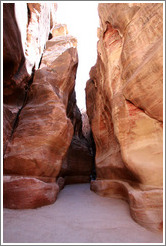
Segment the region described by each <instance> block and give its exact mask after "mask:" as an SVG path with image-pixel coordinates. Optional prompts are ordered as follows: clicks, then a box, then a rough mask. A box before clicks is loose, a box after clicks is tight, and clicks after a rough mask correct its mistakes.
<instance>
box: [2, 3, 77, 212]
mask: <svg viewBox="0 0 166 246" xmlns="http://www.w3.org/2000/svg"><path fill="white" fill-rule="evenodd" d="M52 6H53V10H50V4H48V5H47V4H35V3H34V4H28V6H27V7H28V8H29V12H28V14H29V19H28V21H29V23H28V24H29V25H28V29H27V46H26V47H28V48H27V50H26V51H27V52H28V53H27V54H25V56H24V50H23V48H22V46H21V38H20V37H19V36H18V39H19V40H18V42H17V43H16V44H17V45H18V47H17V48H18V50H19V49H20V55H19V54H16V56H17V55H18V59H16V60H15V63H16V65H15V66H16V67H19V66H20V64H18V63H19V62H20V60H21V59H22V57H23V59H24V61H25V63H24V65H25V69H26V70H25V71H26V74H28V72H27V71H28V68H27V67H26V64H30V67H32V66H35V68H38V64H39V63H40V59H41V55H42V50H43V49H44V46H46V49H45V51H44V54H43V57H42V61H41V64H40V68H39V69H38V70H36V71H35V75H34V78H33V80H32V78H31V74H30V75H28V78H25V76H23V77H22V73H21V72H20V74H19V73H18V78H19V83H16V84H17V85H18V86H16V87H15V88H14V89H13V88H12V81H11V80H12V78H11V76H13V74H14V75H15V70H16V71H17V69H15V68H13V66H14V64H15V63H14V64H13V63H12V62H11V63H10V62H9V60H7V58H8V57H7V55H6V53H7V52H8V50H9V51H10V53H12V52H13V49H14V47H13V46H15V43H13V42H14V41H12V39H8V40H7V41H8V43H9V45H8V46H9V49H8V47H6V46H5V47H6V48H5V49H4V52H5V56H4V57H5V58H4V63H5V62H6V63H5V64H6V66H11V74H10V76H8V80H6V77H5V78H4V83H5V82H6V81H9V83H7V85H8V88H9V89H11V90H10V93H4V94H5V100H4V103H5V104H4V109H5V110H4V121H5V124H4V132H5V134H4V146H5V148H4V174H5V177H4V206H5V207H8V208H35V207H39V206H43V205H47V204H50V203H53V202H54V201H55V200H56V197H57V194H58V191H59V187H58V185H57V184H56V177H57V176H58V174H59V172H60V169H61V166H62V160H63V158H64V156H65V155H66V152H67V150H68V147H69V146H70V143H71V140H72V136H73V132H74V130H73V125H72V123H71V120H70V119H69V118H68V117H67V107H68V101H69V98H70V95H71V94H72V93H73V90H74V86H75V76H76V69H77V63H78V58H77V49H76V39H74V38H73V37H72V36H70V35H66V36H60V37H54V38H53V39H51V40H49V41H48V42H47V43H46V40H47V39H48V38H49V33H50V32H51V28H52V29H53V28H54V24H55V21H54V18H53V14H52V15H51V11H54V10H55V9H54V8H55V5H54V4H53V5H52ZM11 7H12V8H11ZM6 8H7V10H6V12H7V17H8V15H9V13H10V15H11V16H12V18H13V19H11V22H12V21H13V22H14V20H15V15H14V5H10V4H9V5H7V6H6ZM8 11H9V13H8ZM27 11H28V9H27ZM51 16H52V17H51ZM7 17H6V19H5V20H6V22H7ZM9 22H10V19H9ZM15 22H16V21H15ZM9 24H10V23H9ZM43 25H45V26H44V28H43V29H42V26H43ZM11 28H13V29H12V30H13V32H14V33H15V32H16V31H17V32H18V33H19V31H20V29H19V27H18V25H17V23H15V24H14V25H13V26H11ZM38 29H39V30H38ZM4 32H5V33H7V36H5V37H7V38H9V36H10V35H9V32H10V28H9V29H8V28H7V27H6V28H4ZM42 34H43V35H42ZM43 37H44V39H42V38H43ZM7 38H6V39H7ZM16 41H17V40H15V42H16ZM8 43H7V44H8ZM4 45H5V42H4ZM10 47H11V48H10ZM32 53H33V54H34V59H31V58H32V57H31V55H32ZM28 54H29V55H28ZM6 57H7V58H6ZM39 58H40V59H39ZM19 59H20V60H19ZM17 60H18V61H17ZM26 62H27V63H26ZM21 64H22V63H21ZM21 71H22V70H21ZM24 82H25V84H23V83H24ZM11 121H12V122H11ZM7 136H8V137H7ZM53 179H54V181H52V180H53ZM12 196H14V198H13V197H12Z"/></svg>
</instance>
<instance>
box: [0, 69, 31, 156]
mask: <svg viewBox="0 0 166 246" xmlns="http://www.w3.org/2000/svg"><path fill="white" fill-rule="evenodd" d="M34 73H35V70H34V68H33V69H32V74H31V78H30V79H29V81H28V83H27V85H26V86H25V88H24V90H25V93H24V98H23V102H22V106H21V107H20V109H19V110H18V112H17V114H16V117H15V119H14V121H13V125H12V129H11V134H10V136H9V140H8V141H7V142H6V144H5V146H4V151H3V157H4V156H5V153H6V149H7V146H8V142H9V141H11V140H12V137H13V134H14V132H15V130H16V128H17V126H18V123H19V116H20V114H21V111H22V110H23V108H24V107H25V105H26V102H27V99H28V93H29V90H30V86H31V84H32V83H33V78H34Z"/></svg>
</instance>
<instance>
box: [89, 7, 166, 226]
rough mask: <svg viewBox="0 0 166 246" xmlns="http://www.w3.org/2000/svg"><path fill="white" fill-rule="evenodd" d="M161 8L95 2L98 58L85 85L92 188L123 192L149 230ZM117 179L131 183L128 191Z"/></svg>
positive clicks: (153, 216) (154, 203)
mask: <svg viewBox="0 0 166 246" xmlns="http://www.w3.org/2000/svg"><path fill="white" fill-rule="evenodd" d="M162 11H163V9H162V4H160V3H152V4H149V3H148V4H146V3H122V4H120V3H118V4H116V3H115V4H99V16H100V22H101V27H100V30H99V31H98V36H99V42H98V59H97V64H96V65H95V66H94V67H93V68H92V69H91V72H90V77H91V78H90V80H89V81H88V83H87V87H86V94H87V113H88V116H89V119H90V124H91V127H92V132H93V136H94V141H95V144H96V172H97V180H96V181H95V186H94V185H92V189H93V190H95V191H98V190H100V191H101V192H100V194H103V195H105V194H106V195H109V196H119V193H120V194H121V195H122V196H123V198H124V197H125V198H126V199H127V200H129V204H130V210H131V215H132V217H133V218H134V219H135V220H136V221H137V222H138V223H140V224H141V225H143V226H146V227H148V228H152V229H154V228H155V229H161V223H162V177H163V174H162V173H163V159H162V150H163V147H162V134H163V131H162V103H163V99H162V95H163V93H162V80H163V77H162V65H163V64H162V61H163V60H162V25H163V21H162V13H163V12H162ZM99 179H100V180H99ZM106 180H108V182H107V181H106ZM114 180H115V182H114ZM122 181H125V187H126V185H128V184H130V183H131V182H132V183H134V186H133V188H132V195H130V189H128V188H127V189H126V188H125V189H124V188H122V186H124V185H121V182H122ZM106 182H107V185H106V186H105V183H106ZM119 184H120V186H119ZM101 185H103V186H102V188H101ZM149 186H150V187H151V188H150V189H149V188H148V187H149ZM131 197H133V199H134V200H135V205H134V207H135V206H137V205H138V204H141V209H140V210H138V209H134V208H133V207H132V206H133V205H132V204H131ZM147 204H148V205H147Z"/></svg>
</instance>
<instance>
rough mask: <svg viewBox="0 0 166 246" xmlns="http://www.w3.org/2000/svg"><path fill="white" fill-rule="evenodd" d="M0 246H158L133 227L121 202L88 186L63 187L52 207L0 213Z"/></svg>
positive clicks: (156, 236)
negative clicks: (0, 242) (26, 245)
mask: <svg viewBox="0 0 166 246" xmlns="http://www.w3.org/2000/svg"><path fill="white" fill-rule="evenodd" d="M3 220H4V221H3V222H4V229H3V230H4V233H3V242H4V243H162V233H154V232H151V231H148V230H146V229H145V228H143V227H142V226H140V225H139V224H137V223H136V222H135V221H134V220H133V219H132V218H131V216H130V212H129V206H128V204H127V203H126V202H125V201H122V200H119V199H114V198H105V197H101V196H98V195H97V194H95V193H94V192H92V191H90V188H89V184H78V185H67V186H65V188H64V189H63V190H62V191H61V192H60V194H59V196H58V199H57V201H56V202H55V203H54V204H53V205H49V206H44V207H41V208H38V209H33V210H30V209H27V210H12V209H4V218H3Z"/></svg>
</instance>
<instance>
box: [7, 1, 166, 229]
mask: <svg viewBox="0 0 166 246" xmlns="http://www.w3.org/2000/svg"><path fill="white" fill-rule="evenodd" d="M56 12H57V3H50V2H48V3H36V2H32V3H25V2H24V3H23V2H22V3H3V79H4V80H3V96H4V97H3V205H4V208H8V209H35V208H39V207H42V206H45V205H50V204H53V203H54V202H56V200H57V199H58V194H59V193H60V192H61V190H62V189H63V188H64V187H65V185H69V184H81V183H90V189H91V190H92V191H94V192H95V193H97V194H98V195H101V196H104V197H113V198H120V199H123V200H125V201H127V203H128V205H129V209H130V214H131V216H132V218H133V219H134V220H135V221H136V222H137V223H138V224H140V225H141V226H143V227H145V228H147V229H149V230H152V231H162V226H163V30H162V28H163V4H162V3H100V4H99V5H98V14H99V18H100V28H98V39H99V40H98V44H97V62H96V64H95V65H94V66H93V67H92V68H89V70H90V79H89V80H88V81H87V84H86V89H85V91H86V107H87V112H80V110H79V108H78V106H77V100H76V93H75V80H76V73H77V66H78V60H79V58H78V53H77V39H76V38H75V37H73V36H71V35H70V33H68V29H67V23H65V24H63V23H62V24H59V23H57V21H56ZM20 13H21V15H20ZM80 32H81V30H80ZM96 32H97V30H96ZM82 69H83V68H82ZM75 199H77V197H75ZM103 210H104V207H103ZM110 213H112V211H111V209H110Z"/></svg>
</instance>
